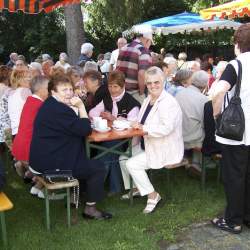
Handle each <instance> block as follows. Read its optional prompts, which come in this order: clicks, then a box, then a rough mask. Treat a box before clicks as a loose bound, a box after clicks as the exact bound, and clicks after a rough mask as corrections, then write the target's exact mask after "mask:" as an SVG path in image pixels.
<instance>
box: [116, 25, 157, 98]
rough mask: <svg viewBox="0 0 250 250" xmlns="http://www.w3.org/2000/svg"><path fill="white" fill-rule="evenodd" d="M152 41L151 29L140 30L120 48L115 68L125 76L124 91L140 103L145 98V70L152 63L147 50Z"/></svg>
mask: <svg viewBox="0 0 250 250" xmlns="http://www.w3.org/2000/svg"><path fill="white" fill-rule="evenodd" d="M152 42H153V35H152V31H150V30H146V29H145V30H144V31H141V32H140V33H138V34H137V35H136V39H135V40H133V41H132V42H131V43H129V44H128V45H126V46H124V47H123V48H121V49H120V52H119V56H118V61H117V67H116V69H117V70H120V71H122V72H123V73H124V74H125V77H126V80H125V83H126V85H125V86H126V91H127V92H128V93H129V94H131V95H132V96H133V97H134V98H135V99H136V100H137V101H139V102H140V103H142V102H143V100H144V99H145V94H144V91H145V84H144V82H145V81H144V74H145V70H147V69H148V68H149V67H150V66H151V65H152V57H151V55H150V51H149V48H150V46H151V44H152Z"/></svg>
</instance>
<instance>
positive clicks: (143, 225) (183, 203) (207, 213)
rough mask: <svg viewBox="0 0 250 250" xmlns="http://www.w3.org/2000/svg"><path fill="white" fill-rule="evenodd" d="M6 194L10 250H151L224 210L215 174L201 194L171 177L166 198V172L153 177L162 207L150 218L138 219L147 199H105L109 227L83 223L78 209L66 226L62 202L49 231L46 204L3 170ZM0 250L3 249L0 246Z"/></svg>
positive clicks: (178, 175) (54, 207) (178, 173)
mask: <svg viewBox="0 0 250 250" xmlns="http://www.w3.org/2000/svg"><path fill="white" fill-rule="evenodd" d="M7 170H8V171H7V172H8V175H7V181H8V182H7V186H6V188H5V192H6V193H7V195H8V196H9V198H10V199H11V200H12V202H13V203H14V209H13V210H11V211H9V212H7V213H6V222H7V231H8V240H9V249H13V250H29V249H30V250H36V249H41V250H45V249H46V250H47V249H48V250H49V249H51V250H64V249H65V250H66V249H74V250H77V249H83V250H85V249H86V250H87V249H88V250H99V249H101V250H109V249H112V250H113V249H114V250H132V249H134V250H151V249H152V250H155V249H161V248H160V245H162V244H163V245H165V246H166V245H167V244H170V243H172V242H174V241H176V240H177V236H178V233H179V232H180V231H181V230H182V229H183V228H184V227H186V226H188V225H190V224H191V223H194V222H200V221H203V220H209V219H211V218H212V217H213V216H214V215H216V214H217V213H218V212H221V211H222V209H223V207H224V195H223V189H222V187H221V185H219V186H218V185H217V184H216V181H215V180H216V177H215V176H214V175H215V171H213V170H210V172H211V174H210V176H209V181H208V183H207V189H206V191H205V192H201V190H200V182H199V181H198V180H196V179H193V178H191V177H188V176H187V174H186V172H185V170H184V169H182V168H180V169H175V170H172V174H171V184H172V188H171V193H170V194H168V191H167V183H166V180H167V178H166V172H165V171H164V170H160V171H159V170H158V171H156V172H155V173H154V175H153V184H154V186H155V188H156V190H159V192H160V194H161V195H162V196H163V197H164V198H165V201H166V203H165V204H164V206H163V207H161V208H159V209H157V211H156V212H155V213H153V214H152V215H144V214H142V210H143V208H144V206H145V202H146V198H140V199H136V200H135V202H134V205H133V206H129V204H128V202H126V201H120V199H119V197H118V196H117V197H112V198H106V199H105V200H104V201H103V202H102V203H101V204H99V205H100V208H103V209H106V210H108V211H110V212H111V213H113V216H114V218H113V219H112V220H109V221H86V220H84V219H82V217H81V212H82V208H81V207H80V208H79V211H78V214H79V217H78V223H77V224H76V225H73V226H72V227H71V228H69V229H68V228H67V226H66V208H65V202H63V201H52V202H51V219H52V230H51V232H47V231H46V228H45V217H44V215H45V207H44V206H45V204H44V200H39V199H38V198H34V197H32V196H31V195H30V194H29V189H30V185H27V184H24V183H23V182H22V180H21V179H20V178H19V177H18V176H17V175H16V173H15V172H14V170H13V169H12V168H11V167H10V166H8V167H7ZM0 249H1V243H0Z"/></svg>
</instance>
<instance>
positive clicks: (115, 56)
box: [109, 37, 127, 72]
mask: <svg viewBox="0 0 250 250" xmlns="http://www.w3.org/2000/svg"><path fill="white" fill-rule="evenodd" d="M126 44H127V40H126V39H125V38H123V37H120V38H119V39H118V40H117V49H116V50H113V51H112V54H111V58H110V66H109V72H112V71H113V70H115V69H116V64H117V60H118V56H119V51H120V49H121V48H122V47H124V46H125V45H126Z"/></svg>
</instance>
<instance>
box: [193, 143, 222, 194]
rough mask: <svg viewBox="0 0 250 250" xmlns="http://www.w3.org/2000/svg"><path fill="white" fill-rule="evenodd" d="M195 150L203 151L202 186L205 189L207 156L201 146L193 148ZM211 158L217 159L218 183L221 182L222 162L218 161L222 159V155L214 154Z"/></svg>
mask: <svg viewBox="0 0 250 250" xmlns="http://www.w3.org/2000/svg"><path fill="white" fill-rule="evenodd" d="M193 151H196V152H200V153H201V157H202V158H201V188H202V190H205V186H206V165H205V156H204V154H203V153H202V149H201V148H193ZM210 158H211V159H212V160H213V161H215V163H216V167H217V168H218V173H217V183H219V182H220V171H221V169H220V164H218V162H220V161H221V159H222V155H221V154H212V155H211V156H210Z"/></svg>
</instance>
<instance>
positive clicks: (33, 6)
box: [0, 0, 80, 14]
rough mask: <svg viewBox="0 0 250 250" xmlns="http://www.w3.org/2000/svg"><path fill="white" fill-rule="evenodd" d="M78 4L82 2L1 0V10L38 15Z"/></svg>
mask: <svg viewBox="0 0 250 250" xmlns="http://www.w3.org/2000/svg"><path fill="white" fill-rule="evenodd" d="M77 3H80V0H0V10H2V9H7V10H8V11H10V12H16V11H18V10H21V11H23V12H25V13H29V14H37V13H39V12H41V11H45V12H50V11H52V10H54V9H55V8H57V7H61V6H65V5H67V4H77Z"/></svg>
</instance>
